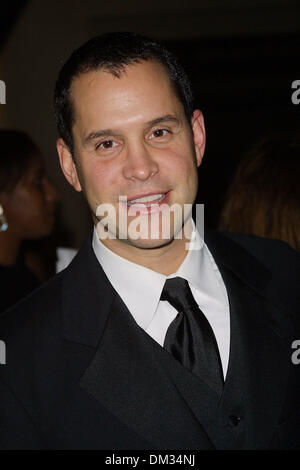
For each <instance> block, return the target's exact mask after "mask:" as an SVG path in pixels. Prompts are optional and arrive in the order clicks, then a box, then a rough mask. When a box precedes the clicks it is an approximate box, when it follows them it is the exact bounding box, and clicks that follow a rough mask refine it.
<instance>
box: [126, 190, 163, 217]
mask: <svg viewBox="0 0 300 470" xmlns="http://www.w3.org/2000/svg"><path fill="white" fill-rule="evenodd" d="M169 193H170V191H167V192H166V193H155V194H154V193H152V194H148V195H145V196H141V197H137V198H134V199H130V200H129V201H128V200H127V201H122V203H123V205H124V206H126V207H127V209H128V210H130V208H134V209H136V210H138V211H139V212H140V214H150V213H154V212H158V211H160V210H161V207H160V206H161V204H162V203H167V202H168V199H169Z"/></svg>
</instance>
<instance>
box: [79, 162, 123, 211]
mask: <svg viewBox="0 0 300 470" xmlns="http://www.w3.org/2000/svg"><path fill="white" fill-rule="evenodd" d="M82 179H83V187H84V192H85V194H86V196H87V199H88V201H89V203H90V204H91V205H92V206H94V205H95V204H96V205H97V204H99V203H105V202H111V200H112V196H113V195H114V194H115V193H116V191H118V187H119V185H120V171H119V170H118V168H117V167H116V165H109V164H102V165H97V166H93V167H90V168H88V169H86V171H85V172H84V174H83V178H82Z"/></svg>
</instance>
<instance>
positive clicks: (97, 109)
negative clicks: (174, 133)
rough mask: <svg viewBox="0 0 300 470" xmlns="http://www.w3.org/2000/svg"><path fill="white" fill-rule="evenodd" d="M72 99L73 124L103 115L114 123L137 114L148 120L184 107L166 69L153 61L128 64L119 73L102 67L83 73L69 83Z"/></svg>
mask: <svg viewBox="0 0 300 470" xmlns="http://www.w3.org/2000/svg"><path fill="white" fill-rule="evenodd" d="M71 99H72V103H73V107H74V112H75V125H81V124H82V125H85V123H86V122H87V121H94V120H98V121H101V120H102V119H103V120H104V119H105V120H106V121H107V120H108V121H112V124H113V123H115V121H116V120H117V121H118V120H122V119H129V118H130V117H132V118H137V117H138V116H139V115H140V117H141V118H142V116H143V117H145V119H148V120H150V119H155V118H156V117H158V116H160V115H162V114H172V113H173V114H178V113H179V112H182V111H183V106H182V105H181V103H180V101H179V99H178V98H177V95H176V93H175V89H174V86H173V85H172V83H171V80H170V79H169V77H168V75H167V72H166V71H165V69H164V67H163V66H162V65H161V64H159V63H157V62H153V61H147V62H142V63H139V64H134V65H129V66H127V67H126V68H125V69H124V72H122V73H121V75H120V76H119V77H116V76H114V75H112V73H110V72H108V71H104V70H100V71H91V72H88V73H85V74H82V75H80V76H79V77H77V78H76V79H74V81H73V83H72V86H71ZM106 125H110V123H109V122H106Z"/></svg>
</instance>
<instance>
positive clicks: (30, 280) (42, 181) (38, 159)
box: [0, 130, 58, 312]
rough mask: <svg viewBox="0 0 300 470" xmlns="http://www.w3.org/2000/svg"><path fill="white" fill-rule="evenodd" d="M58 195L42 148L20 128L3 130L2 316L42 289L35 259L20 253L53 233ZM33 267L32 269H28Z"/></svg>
mask: <svg viewBox="0 0 300 470" xmlns="http://www.w3.org/2000/svg"><path fill="white" fill-rule="evenodd" d="M57 200H58V193H57V191H56V189H55V187H54V186H53V184H52V183H51V182H50V181H49V180H48V178H47V176H46V173H45V167H44V163H43V159H42V155H41V152H40V150H39V149H38V148H37V146H36V145H35V143H34V142H33V141H32V140H31V138H30V137H29V136H28V135H27V134H26V133H24V132H21V131H17V130H0V279H1V296H0V312H1V311H3V310H5V309H6V308H8V307H10V306H11V305H13V304H14V303H16V302H17V301H18V300H19V299H21V298H22V297H24V296H26V295H27V294H28V293H30V292H31V291H32V290H33V289H34V288H35V287H37V286H38V284H39V282H40V281H41V279H39V273H38V271H39V270H38V268H37V269H36V270H35V271H36V272H35V274H34V273H33V271H34V266H38V262H37V261H36V260H37V257H36V256H34V255H33V254H32V253H28V254H27V255H26V254H25V253H24V252H23V250H22V242H23V241H25V240H37V239H40V238H42V237H45V236H47V235H48V234H49V233H50V232H51V231H52V229H53V226H54V221H55V209H56V203H57ZM29 268H31V269H29Z"/></svg>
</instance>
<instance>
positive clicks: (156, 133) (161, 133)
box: [152, 129, 170, 138]
mask: <svg viewBox="0 0 300 470" xmlns="http://www.w3.org/2000/svg"><path fill="white" fill-rule="evenodd" d="M167 134H170V131H168V130H167V129H156V130H155V131H153V133H152V135H153V136H154V137H156V138H160V137H165V136H166V135H167Z"/></svg>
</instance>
